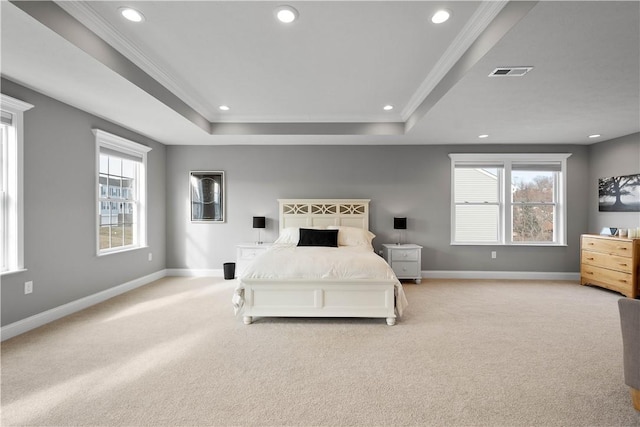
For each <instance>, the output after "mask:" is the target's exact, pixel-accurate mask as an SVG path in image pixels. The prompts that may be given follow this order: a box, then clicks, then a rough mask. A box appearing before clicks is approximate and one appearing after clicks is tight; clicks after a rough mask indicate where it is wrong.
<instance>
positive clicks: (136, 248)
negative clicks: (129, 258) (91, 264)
mask: <svg viewBox="0 0 640 427" xmlns="http://www.w3.org/2000/svg"><path fill="white" fill-rule="evenodd" d="M148 248H149V246H147V245H143V246H133V247H129V248H124V249H117V250H110V251H108V252H98V253H97V254H96V256H98V257H103V256H107V255H114V254H121V253H124V252H132V251H137V250H139V249H148Z"/></svg>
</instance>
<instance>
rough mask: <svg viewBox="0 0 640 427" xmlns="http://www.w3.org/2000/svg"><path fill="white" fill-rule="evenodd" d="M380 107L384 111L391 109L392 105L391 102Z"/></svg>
mask: <svg viewBox="0 0 640 427" xmlns="http://www.w3.org/2000/svg"><path fill="white" fill-rule="evenodd" d="M382 109H383V110H384V111H391V110H393V105H391V104H387V105H385V106H384V107H382Z"/></svg>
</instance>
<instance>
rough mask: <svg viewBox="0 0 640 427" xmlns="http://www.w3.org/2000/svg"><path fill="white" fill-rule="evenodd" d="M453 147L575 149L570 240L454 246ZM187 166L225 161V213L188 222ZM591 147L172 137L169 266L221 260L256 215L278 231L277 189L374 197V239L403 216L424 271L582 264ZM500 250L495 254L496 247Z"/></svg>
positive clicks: (269, 234)
mask: <svg viewBox="0 0 640 427" xmlns="http://www.w3.org/2000/svg"><path fill="white" fill-rule="evenodd" d="M451 152H457V153H463V152H569V153H573V155H572V156H571V157H570V158H569V160H568V217H569V221H568V246H567V247H500V246H499V247H491V246H482V247H478V246H451V245H450V244H449V242H450V234H449V227H450V222H451V221H450V199H451V197H450V161H449V157H448V154H449V153H451ZM190 170H224V171H225V173H226V179H227V183H226V187H227V188H226V189H227V222H226V223H224V224H195V223H190V221H189V194H188V174H189V171H190ZM587 177H588V147H586V146H550V145H545V146H542V145H536V146H515V147H512V146H504V145H493V146H484V145H483V146H480V145H473V146H397V147H392V146H297V147H296V146H286V147H285V146H269V147H266V146H265V147H262V146H169V147H167V268H195V269H221V268H222V263H223V262H227V261H233V260H234V259H235V248H234V245H235V244H237V243H241V242H251V241H255V240H256V237H257V235H256V232H255V230H253V229H252V228H251V217H252V216H254V215H255V216H266V217H267V230H265V233H264V234H263V240H265V241H273V240H275V238H276V237H277V230H278V223H277V221H278V211H277V201H276V200H277V199H278V198H370V199H371V214H370V226H371V230H372V231H373V232H374V233H375V234H376V235H377V236H378V237H377V238H376V239H375V240H374V245H375V246H376V247H377V248H379V247H380V245H381V244H382V243H386V242H395V239H396V234H395V232H394V230H393V227H392V224H393V220H392V218H393V217H394V216H398V215H400V216H406V217H407V218H408V230H407V231H406V233H405V236H406V237H405V240H408V241H410V242H413V243H417V244H420V245H423V246H424V250H423V260H422V268H423V270H489V271H542V272H577V271H579V236H580V234H581V233H583V232H584V231H585V230H586V228H587V210H586V202H585V201H586V200H587V195H588V187H587ZM492 250H495V251H497V255H498V256H497V259H495V260H492V259H491V257H490V253H491V251H492Z"/></svg>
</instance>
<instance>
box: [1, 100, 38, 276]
mask: <svg viewBox="0 0 640 427" xmlns="http://www.w3.org/2000/svg"><path fill="white" fill-rule="evenodd" d="M33 107H34V105H32V104H29V103H27V102H24V101H21V100H19V99H16V98H13V97H11V96H8V95H5V94H3V93H0V109H2V110H5V111H8V112H9V113H11V114H12V115H13V119H12V120H13V122H12V127H13V128H15V144H14V146H13V147H10V146H9V147H8V156H7V157H8V158H13V160H14V162H9V160H8V159H7V164H8V166H9V168H10V169H9V170H8V173H7V185H8V187H9V193H10V194H11V195H12V197H13V198H14V200H15V201H16V203H15V207H14V208H13V209H8V210H7V218H6V221H7V228H8V230H9V238H8V239H7V242H1V243H0V244H2V245H5V244H6V245H7V248H6V249H7V251H6V253H4V254H3V256H6V257H7V270H5V271H0V275H5V274H11V273H15V272H19V271H25V266H24V265H25V264H24V112H25V111H28V110H30V109H32V108H33ZM8 249H12V250H8ZM11 254H13V256H11Z"/></svg>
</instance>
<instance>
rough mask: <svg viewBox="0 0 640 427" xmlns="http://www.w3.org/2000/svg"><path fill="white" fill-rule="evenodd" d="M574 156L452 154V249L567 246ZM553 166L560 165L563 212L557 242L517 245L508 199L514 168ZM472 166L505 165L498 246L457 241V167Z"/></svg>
mask: <svg viewBox="0 0 640 427" xmlns="http://www.w3.org/2000/svg"><path fill="white" fill-rule="evenodd" d="M569 157H571V153H450V154H449V158H450V159H451V176H450V184H451V200H450V214H451V229H450V244H451V245H452V246H567V159H568V158H569ZM519 162H527V163H533V164H535V163H541V164H542V163H549V162H559V163H560V172H558V173H559V175H560V176H559V180H558V182H559V184H560V185H559V186H558V189H557V190H556V191H557V200H556V205H557V206H558V208H559V215H558V217H559V218H558V221H557V223H554V234H555V236H556V241H555V242H513V241H511V237H510V236H511V233H512V228H513V223H512V222H513V221H512V214H511V207H512V205H513V203H512V201H511V200H510V199H508V197H507V196H509V195H510V194H509V193H508V192H507V188H509V187H510V186H507V181H509V182H510V180H511V165H512V164H513V163H519ZM465 163H466V164H469V163H488V164H490V163H493V164H495V163H502V166H503V172H502V173H501V182H500V183H499V188H500V195H499V199H500V208H499V221H500V223H499V229H498V240H497V241H496V242H458V241H456V240H455V235H456V234H455V233H456V221H455V216H456V209H455V208H456V203H455V185H454V184H455V169H456V164H458V165H461V164H465Z"/></svg>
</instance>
